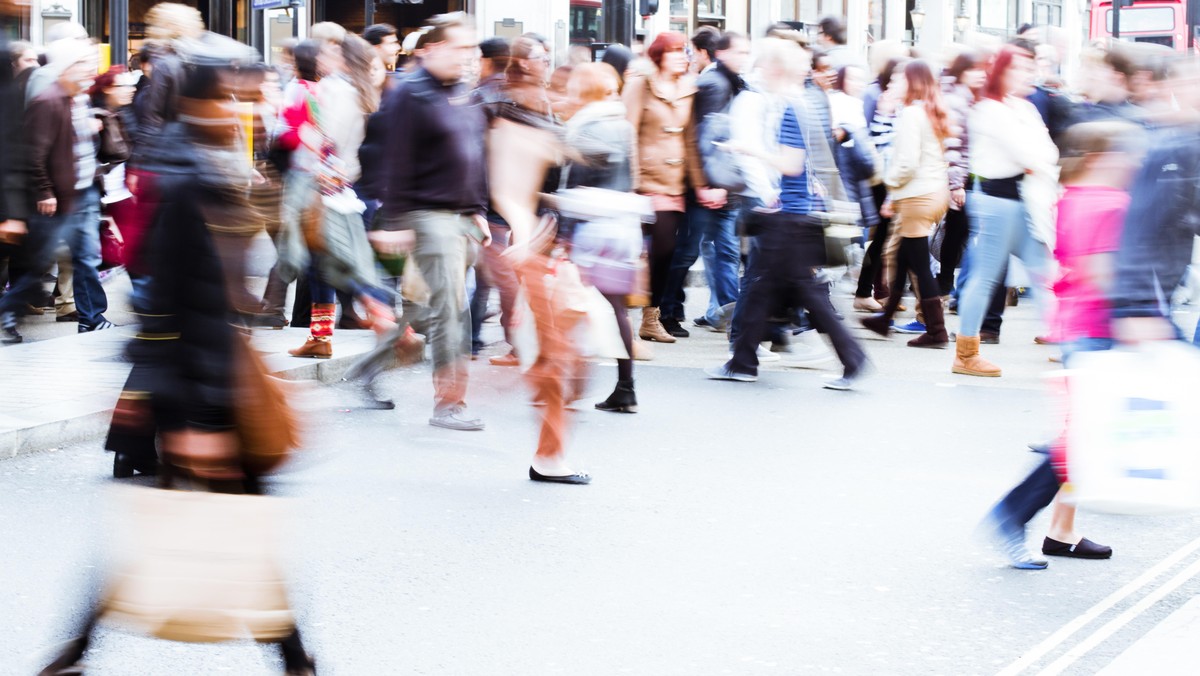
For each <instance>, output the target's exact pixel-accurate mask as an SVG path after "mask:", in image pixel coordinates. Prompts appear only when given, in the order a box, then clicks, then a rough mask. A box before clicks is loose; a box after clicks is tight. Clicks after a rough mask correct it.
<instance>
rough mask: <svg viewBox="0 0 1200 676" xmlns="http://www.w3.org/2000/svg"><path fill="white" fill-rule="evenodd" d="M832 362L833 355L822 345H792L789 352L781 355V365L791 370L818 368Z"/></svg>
mask: <svg viewBox="0 0 1200 676" xmlns="http://www.w3.org/2000/svg"><path fill="white" fill-rule="evenodd" d="M833 360H834V354H833V352H832V351H830V349H829V348H827V347H825V346H824V345H813V344H806V343H799V342H798V343H794V344H792V350H791V352H786V353H784V355H783V365H784V366H790V367H792V368H798V369H807V368H818V367H820V366H822V365H824V364H828V363H829V362H831V361H833Z"/></svg>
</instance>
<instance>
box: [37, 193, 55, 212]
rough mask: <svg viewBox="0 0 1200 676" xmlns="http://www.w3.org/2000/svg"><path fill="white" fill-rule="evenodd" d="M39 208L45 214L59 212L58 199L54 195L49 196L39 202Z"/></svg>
mask: <svg viewBox="0 0 1200 676" xmlns="http://www.w3.org/2000/svg"><path fill="white" fill-rule="evenodd" d="M37 210H38V213H39V214H41V215H43V216H53V215H54V214H56V213H58V200H57V199H55V198H53V197H47V198H46V199H44V200H42V201H40V202H38V203H37Z"/></svg>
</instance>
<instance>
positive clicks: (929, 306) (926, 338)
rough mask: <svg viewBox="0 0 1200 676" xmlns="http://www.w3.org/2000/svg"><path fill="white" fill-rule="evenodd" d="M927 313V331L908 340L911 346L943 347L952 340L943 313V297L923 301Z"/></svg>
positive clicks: (922, 305) (923, 307)
mask: <svg viewBox="0 0 1200 676" xmlns="http://www.w3.org/2000/svg"><path fill="white" fill-rule="evenodd" d="M921 309H922V310H923V311H924V314H925V333H922V334H921V335H919V336H917V337H916V338H913V339H912V340H910V341H908V346H909V347H932V348H937V349H941V348H943V347H946V344H947V343H949V342H950V336H949V335H948V334H947V333H946V317H945V315H943V314H942V299H941V298H930V299H927V300H922V301H921Z"/></svg>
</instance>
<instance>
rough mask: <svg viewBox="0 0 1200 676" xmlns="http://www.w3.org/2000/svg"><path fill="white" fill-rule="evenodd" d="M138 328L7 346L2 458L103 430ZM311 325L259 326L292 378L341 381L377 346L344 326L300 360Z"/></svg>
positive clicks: (266, 350) (269, 351) (1, 379)
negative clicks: (329, 349)
mask: <svg viewBox="0 0 1200 676" xmlns="http://www.w3.org/2000/svg"><path fill="white" fill-rule="evenodd" d="M133 335H134V329H132V328H118V329H113V330H109V331H99V332H96V333H84V334H75V335H70V336H66V337H62V338H55V339H53V340H43V341H38V342H34V343H25V344H21V345H13V346H9V347H5V348H0V459H3V458H10V457H14V456H16V455H18V454H21V453H31V452H36V451H42V450H46V449H49V448H58V447H61V446H65V445H68V444H71V443H75V442H78V441H83V440H85V439H89V438H93V437H96V436H99V435H101V434H103V433H104V432H105V431H106V430H107V429H108V424H109V421H110V419H111V417H112V410H113V407H114V406H115V405H116V402H117V398H118V397H119V396H120V394H121V388H122V387H124V385H125V379H126V377H128V375H129V369H130V365H129V363H127V362H126V361H125V360H124V357H123V354H122V353H123V351H124V349H125V345H126V344H127V343H128V342H129V340H130V339H131V338H132V337H133ZM307 335H308V330H307V329H284V330H282V331H266V330H256V331H255V332H254V336H253V342H254V347H255V348H256V349H257V350H260V351H261V352H262V353H263V357H264V360H265V361H266V364H267V367H268V368H269V369H271V371H272V372H274V373H275V374H276V375H277V376H279V377H281V378H287V379H289V380H321V381H323V382H331V381H335V380H338V379H339V378H340V377H341V375H342V374H343V373H344V372H345V371H346V369H347V368H349V366H350V365H351V364H352V363H353V362H354V360H355V359H356V358H357V357H358V356H359V355H361V354H363V353H364V352H366V351H368V350H370V349H371V347H373V346H374V345H375V334H374V333H372V332H371V331H338V332H337V333H336V335H335V336H334V357H333V359H297V358H295V357H292V356H290V355H288V354H287V350H288V349H289V348H293V347H296V346H298V345H300V344H302V343H303V342H304V339H305V337H306V336H307Z"/></svg>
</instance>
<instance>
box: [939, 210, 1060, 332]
mask: <svg viewBox="0 0 1200 676" xmlns="http://www.w3.org/2000/svg"><path fill="white" fill-rule="evenodd" d="M967 209H968V210H969V211H970V220H971V227H972V228H974V229H975V231H974V232H973V233H972V234H973V235H974V246H973V248H972V250H971V253H970V266H971V274H970V277H969V278H968V279H967V282H966V286H965V287H964V288H963V292H962V295H961V296H960V297H959V301H958V316H959V320H960V322H961V323H960V329H959V332H960V333H961V334H962V335H964V336H968V337H975V336H978V335H979V329H980V326H981V325H982V324H983V318H984V314H985V313H986V312H987V308H988V305H989V304H990V302H991V300H992V293H993V292H995V290H996V287H997V286H1002V285H1003V283H1004V278H1003V274H1004V270H1005V269H1006V268H1007V266H1008V257H1009V256H1010V255H1014V254H1015V255H1016V256H1017V257H1018V258H1020V259H1021V261H1022V262H1023V263H1025V267H1026V268H1028V269H1029V274H1030V275H1031V276H1033V278H1034V284H1033V285H1032V288H1031V290H1032V291H1034V300H1035V301H1037V302H1038V303H1039V304H1041V303H1042V298H1041V295H1042V293H1043V290H1044V289H1046V288H1047V281H1046V279H1047V276H1048V274H1049V273H1048V271H1049V268H1050V249H1049V248H1048V247H1047V246H1046V244H1045V243H1044V242H1040V241H1038V240H1036V239H1034V237H1033V234H1032V233H1031V232H1030V231H1029V225H1028V222H1027V215H1026V213H1025V205H1024V204H1023V203H1022V202H1021V201H1020V200H1012V199H1004V198H1000V197H992V196H991V195H985V194H984V193H983V192H981V191H978V190H976V191H975V192H972V193H971V198H970V199H969V200H968V201H967Z"/></svg>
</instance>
